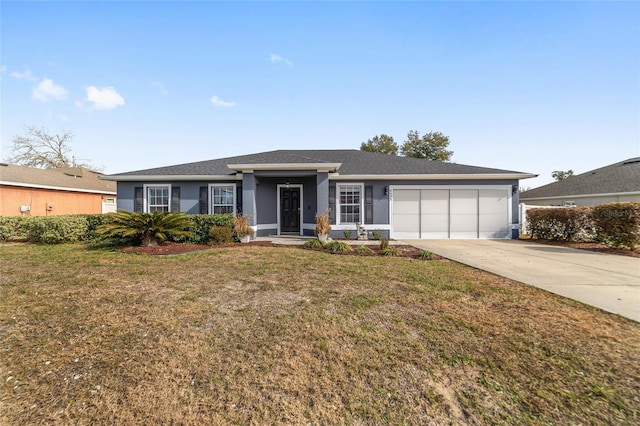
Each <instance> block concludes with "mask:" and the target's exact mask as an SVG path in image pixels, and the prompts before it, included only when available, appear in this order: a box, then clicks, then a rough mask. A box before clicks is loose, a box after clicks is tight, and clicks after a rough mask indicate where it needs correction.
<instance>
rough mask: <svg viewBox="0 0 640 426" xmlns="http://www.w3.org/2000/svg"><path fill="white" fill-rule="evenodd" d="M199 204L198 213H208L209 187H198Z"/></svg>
mask: <svg viewBox="0 0 640 426" xmlns="http://www.w3.org/2000/svg"><path fill="white" fill-rule="evenodd" d="M199 206H200V209H199V212H200V214H208V213H209V188H208V187H206V186H201V187H200V198H199Z"/></svg>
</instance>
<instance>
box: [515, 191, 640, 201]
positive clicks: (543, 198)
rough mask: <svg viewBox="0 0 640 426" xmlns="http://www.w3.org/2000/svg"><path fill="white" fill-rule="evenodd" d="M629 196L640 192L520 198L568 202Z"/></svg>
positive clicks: (524, 199) (522, 199)
mask: <svg viewBox="0 0 640 426" xmlns="http://www.w3.org/2000/svg"><path fill="white" fill-rule="evenodd" d="M628 195H640V191H634V192H607V193H604V194H580V195H555V196H553V197H527V198H520V201H526V200H563V199H564V200H567V199H572V198H591V197H619V196H628Z"/></svg>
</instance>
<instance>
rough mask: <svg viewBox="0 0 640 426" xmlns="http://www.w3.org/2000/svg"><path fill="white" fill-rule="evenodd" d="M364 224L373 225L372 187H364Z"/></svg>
mask: <svg viewBox="0 0 640 426" xmlns="http://www.w3.org/2000/svg"><path fill="white" fill-rule="evenodd" d="M364 223H369V224H370V223H373V186H365V187H364Z"/></svg>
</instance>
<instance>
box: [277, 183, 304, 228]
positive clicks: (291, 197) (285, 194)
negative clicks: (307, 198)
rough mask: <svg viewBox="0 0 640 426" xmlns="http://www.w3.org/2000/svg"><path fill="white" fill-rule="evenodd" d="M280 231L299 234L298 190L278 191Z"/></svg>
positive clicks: (284, 189) (286, 189)
mask: <svg viewBox="0 0 640 426" xmlns="http://www.w3.org/2000/svg"><path fill="white" fill-rule="evenodd" d="M280 231H281V232H300V188H281V189H280Z"/></svg>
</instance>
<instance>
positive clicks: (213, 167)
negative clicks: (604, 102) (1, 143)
mask: <svg viewBox="0 0 640 426" xmlns="http://www.w3.org/2000/svg"><path fill="white" fill-rule="evenodd" d="M291 163H298V164H301V163H302V164H304V163H309V164H317V163H341V164H342V165H341V167H340V168H339V170H338V173H339V174H340V175H398V174H400V175H402V174H407V175H411V174H513V173H519V172H514V171H509V170H500V169H492V168H486V167H476V166H466V165H463V164H455V163H445V162H442V161H429V160H422V159H417V158H408V157H399V156H394V155H385V154H378V153H371V152H366V151H360V150H355V149H344V150H279V151H268V152H261V153H257V154H249V155H241V156H238V157H228V158H220V159H216V160H208V161H199V162H195V163H187V164H179V165H174V166H167V167H157V168H153V169H146V170H137V171H132V172H126V173H118V174H115V175H109V176H108V177H109V178H114V179H115V178H117V177H120V176H122V177H125V176H161V175H162V176H198V175H203V176H207V175H208V176H212V175H218V176H220V175H233V174H235V172H234V171H233V170H231V169H229V167H227V166H228V165H229V164H291ZM283 168H284V169H286V167H283ZM116 180H117V179H116Z"/></svg>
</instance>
